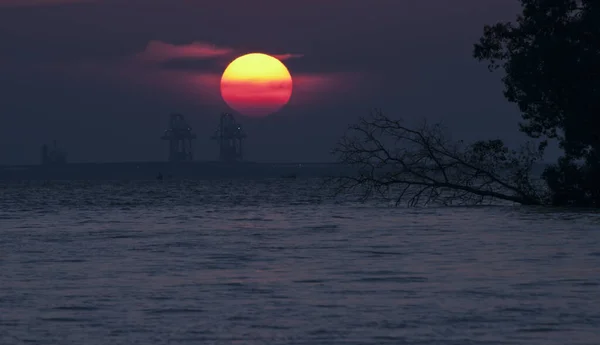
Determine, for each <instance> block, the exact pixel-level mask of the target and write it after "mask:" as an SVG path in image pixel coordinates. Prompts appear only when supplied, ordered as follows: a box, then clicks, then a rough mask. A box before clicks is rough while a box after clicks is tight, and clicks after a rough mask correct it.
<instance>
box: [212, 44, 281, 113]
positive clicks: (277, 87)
mask: <svg viewBox="0 0 600 345" xmlns="http://www.w3.org/2000/svg"><path fill="white" fill-rule="evenodd" d="M291 95H292V76H291V75H290V72H289V71H288V69H287V68H286V67H285V65H284V64H283V63H282V62H281V61H279V60H278V59H277V58H275V57H273V56H270V55H266V54H261V53H252V54H247V55H243V56H240V57H238V58H237V59H235V60H233V61H232V62H231V63H230V64H229V65H228V66H227V68H226V69H225V72H223V76H222V77H221V96H222V97H223V100H224V101H225V103H227V105H229V106H230V107H231V108H232V109H234V110H236V111H238V112H239V113H241V114H243V115H248V116H253V117H261V116H267V115H270V114H272V113H274V112H276V111H278V110H279V109H281V108H282V107H283V106H285V105H286V104H287V103H288V101H289V100H290V97H291Z"/></svg>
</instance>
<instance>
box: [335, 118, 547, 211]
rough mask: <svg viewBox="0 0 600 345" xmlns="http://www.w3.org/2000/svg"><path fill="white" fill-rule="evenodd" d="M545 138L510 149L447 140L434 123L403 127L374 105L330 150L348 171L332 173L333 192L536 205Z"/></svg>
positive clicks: (496, 143) (495, 143)
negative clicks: (536, 171)
mask: <svg viewBox="0 0 600 345" xmlns="http://www.w3.org/2000/svg"><path fill="white" fill-rule="evenodd" d="M545 146H546V143H545V142H544V143H542V144H540V145H539V146H538V147H534V146H533V145H532V144H530V143H528V144H526V145H524V146H523V147H521V149H520V150H509V149H508V148H507V147H506V146H505V145H504V143H503V142H502V141H501V140H488V141H477V142H474V143H472V144H470V145H466V144H464V143H463V142H462V141H452V140H451V139H450V138H449V136H448V135H447V134H446V132H445V130H444V128H443V127H442V126H441V125H439V124H434V125H430V124H428V123H427V122H424V123H423V125H421V126H419V127H417V128H408V127H406V126H404V125H403V124H402V122H401V121H398V120H392V119H389V118H387V117H386V116H384V115H383V114H382V112H381V111H379V110H375V111H374V112H373V113H372V114H371V116H370V117H369V118H366V119H365V118H363V119H361V120H360V121H359V122H358V123H357V124H355V125H352V126H351V127H350V128H349V130H348V132H347V133H346V134H345V135H344V136H343V137H342V139H341V140H340V142H339V144H338V145H337V147H336V148H335V149H334V152H333V153H334V154H335V155H336V156H337V158H338V160H339V162H340V163H342V164H345V165H348V166H350V167H352V170H353V171H355V173H353V174H345V175H341V176H336V177H331V178H330V179H329V182H332V183H333V184H334V187H335V191H336V193H337V194H339V193H342V192H348V191H352V190H356V189H359V190H360V191H361V192H362V193H363V194H362V196H363V198H368V197H370V196H372V195H373V194H375V193H380V194H382V195H387V194H389V191H390V189H393V190H394V191H397V193H398V194H397V195H395V196H394V197H395V198H396V204H399V203H401V202H403V201H406V202H407V203H408V205H409V206H414V205H417V204H428V203H433V202H435V203H441V204H445V205H449V204H463V205H464V204H481V203H484V202H486V201H491V200H494V199H496V200H498V199H500V200H507V201H512V202H516V203H520V204H527V205H541V204H545V203H546V196H545V194H544V193H543V192H542V189H541V188H540V186H539V185H537V183H536V179H534V178H532V176H531V170H532V167H533V164H534V163H535V162H536V161H538V160H539V159H540V158H541V157H542V155H543V151H544V149H545Z"/></svg>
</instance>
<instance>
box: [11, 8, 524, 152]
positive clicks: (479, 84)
mask: <svg viewBox="0 0 600 345" xmlns="http://www.w3.org/2000/svg"><path fill="white" fill-rule="evenodd" d="M518 10H519V5H518V1H516V0H514V1H513V0H486V1H481V0H454V1H448V0H370V1H366V0H286V1H281V0H254V1H248V0H218V1H216V0H215V1H210V0H202V1H200V0H0V164H36V163H38V162H39V160H40V146H41V145H42V144H44V143H49V142H51V141H52V140H53V139H56V140H58V141H59V143H60V144H61V146H62V147H63V148H64V149H65V150H66V151H67V152H68V155H69V156H68V158H69V161H71V162H108V161H159V160H166V159H167V143H166V142H165V141H161V140H160V137H161V135H162V134H163V132H164V130H165V129H167V122H168V116H169V114H171V113H174V112H178V113H182V114H183V115H184V116H185V117H186V119H187V121H188V123H189V124H190V125H191V126H192V128H193V131H194V132H195V133H196V134H197V136H198V139H197V140H196V141H195V143H194V151H195V152H194V155H195V158H196V159H199V160H212V159H216V158H217V156H218V151H217V144H216V142H214V141H211V140H210V139H209V138H210V136H211V135H212V133H213V132H214V131H215V130H216V127H217V122H218V116H219V114H220V113H221V112H224V111H231V109H229V108H228V107H227V105H226V104H225V103H224V101H223V100H222V98H221V97H220V91H219V80H220V77H221V75H222V73H223V71H224V69H225V68H226V66H227V64H228V63H229V62H230V61H232V60H233V59H234V58H235V57H237V56H240V55H242V54H244V53H249V52H261V53H266V54H270V55H274V56H276V57H278V58H279V59H280V60H281V61H283V62H284V64H285V65H286V66H287V67H288V69H289V71H290V73H291V75H292V78H293V82H294V85H293V93H292V96H291V99H290V102H289V103H288V104H287V105H286V106H285V107H284V108H282V109H281V110H280V111H279V112H277V113H275V114H273V115H271V116H268V117H264V118H249V117H244V116H241V115H236V118H237V120H238V121H239V122H240V123H241V124H242V125H243V126H244V129H245V132H246V133H247V136H248V137H247V140H246V142H245V145H246V146H245V154H246V159H247V160H252V161H271V162H291V161H295V162H298V161H305V162H308V161H312V162H323V161H331V160H332V159H333V158H332V156H331V155H330V151H331V149H332V148H333V147H334V145H335V143H336V141H337V140H338V139H339V137H340V136H341V135H342V134H343V133H344V131H345V129H346V128H347V127H348V125H349V124H351V123H354V122H355V121H356V120H357V119H358V117H360V116H368V115H369V111H370V110H371V109H373V108H380V109H382V110H383V111H384V113H385V114H387V115H388V116H390V117H392V118H402V119H404V120H405V121H407V122H411V121H421V120H422V119H424V118H426V119H428V120H429V121H441V122H442V123H444V124H445V125H446V126H447V127H448V129H449V130H450V131H451V133H452V137H453V138H456V139H465V140H476V139H485V138H502V139H504V140H506V142H507V143H508V144H509V145H516V144H518V143H519V142H522V141H523V140H525V137H524V135H523V134H522V133H519V131H518V125H517V123H518V121H519V119H520V115H519V112H518V110H517V109H516V106H515V105H514V104H509V103H508V102H506V100H505V99H504V97H503V95H502V88H503V86H502V83H501V80H500V79H501V77H502V75H501V74H500V73H490V72H488V70H487V68H486V65H485V64H484V63H479V62H477V61H476V60H475V59H473V58H472V48H473V44H474V43H475V42H476V41H477V40H478V38H479V37H480V36H481V34H482V29H483V26H484V25H485V24H493V23H496V22H498V21H507V20H513V19H514V18H515V16H516V14H517V12H518Z"/></svg>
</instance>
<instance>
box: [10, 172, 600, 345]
mask: <svg viewBox="0 0 600 345" xmlns="http://www.w3.org/2000/svg"><path fill="white" fill-rule="evenodd" d="M24 343H31V344H461V345H466V344H540V345H542V344H543V345H552V344H561V345H563V344H572V345H575V344H590V345H598V344H600V215H598V214H596V213H592V212H581V211H579V212H573V211H570V212H566V211H565V212H562V211H556V210H547V209H541V208H530V207H462V208H458V207H457V208H436V207H430V208H413V209H406V208H392V207H389V206H388V205H387V204H385V203H383V204H382V203H374V202H373V203H368V204H360V203H357V202H350V201H344V202H342V201H339V200H338V201H334V200H331V199H328V198H326V197H325V196H324V193H323V191H322V190H320V189H319V188H317V185H316V184H315V181H311V180H264V181H249V180H236V181H204V182H203V181H196V182H191V181H190V182H176V181H164V183H163V182H159V181H149V182H135V183H134V182H131V183H127V182H120V183H117V182H114V183H93V184H92V183H73V182H71V183H51V184H46V185H42V184H39V183H38V184H31V183H30V184H2V185H0V344H24Z"/></svg>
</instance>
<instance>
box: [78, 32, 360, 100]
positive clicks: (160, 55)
mask: <svg viewBox="0 0 600 345" xmlns="http://www.w3.org/2000/svg"><path fill="white" fill-rule="evenodd" d="M233 52H235V50H234V49H231V48H222V47H216V46H214V45H211V44H207V43H199V42H195V43H192V44H188V45H179V46H178V45H173V44H169V43H164V42H158V41H152V42H150V43H149V44H148V45H147V47H146V49H145V50H144V51H143V52H141V53H139V54H136V55H134V56H131V57H129V58H126V59H123V60H121V61H119V62H117V63H113V64H102V63H99V62H95V63H92V62H87V63H84V64H80V65H79V66H78V68H76V69H74V70H72V71H71V73H74V75H76V76H77V77H83V78H95V79H101V80H104V81H108V82H110V83H111V84H114V85H118V86H121V87H125V88H126V89H129V90H131V89H135V90H140V91H144V92H145V91H150V92H152V93H156V94H164V95H166V96H167V97H169V98H170V99H172V100H174V101H176V102H177V101H181V102H185V103H191V104H198V105H208V106H216V107H226V105H225V102H224V101H223V99H222V98H221V89H220V88H221V73H222V71H215V72H207V71H194V70H184V69H164V68H161V67H160V66H158V65H157V63H158V62H164V61H168V60H170V59H175V58H199V59H202V58H205V59H208V58H216V59H219V58H221V57H224V56H229V55H231V54H232V53H233ZM274 56H276V57H278V58H280V59H282V60H285V59H290V58H297V57H300V56H301V55H298V54H283V55H275V54H274ZM220 60H223V59H220ZM226 60H228V59H226ZM140 61H144V62H148V63H140ZM222 68H223V69H224V68H225V66H222ZM290 72H291V73H292V78H293V91H292V97H291V99H290V106H301V107H304V106H311V105H320V104H327V103H330V102H331V103H334V102H337V101H339V100H340V99H341V98H344V97H352V95H355V94H356V93H357V92H360V86H361V85H364V75H361V74H357V73H313V74H306V73H294V71H293V70H291V71H290Z"/></svg>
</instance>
